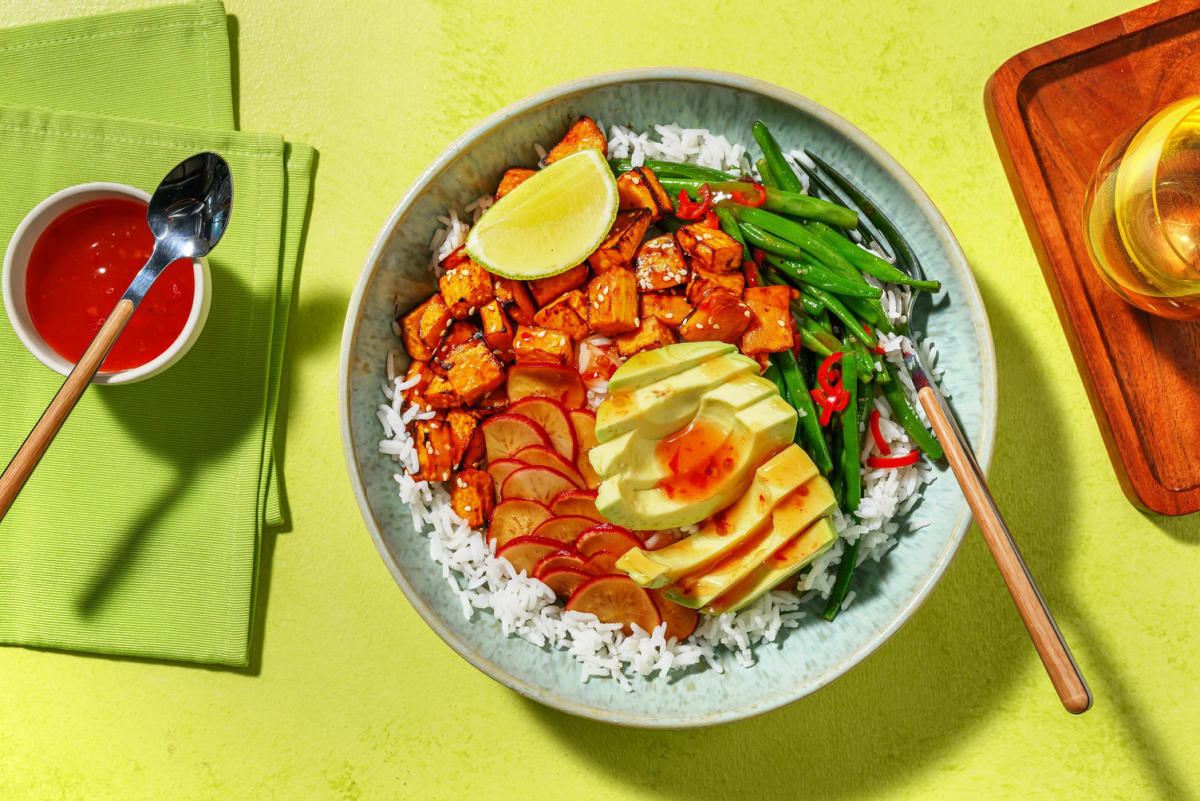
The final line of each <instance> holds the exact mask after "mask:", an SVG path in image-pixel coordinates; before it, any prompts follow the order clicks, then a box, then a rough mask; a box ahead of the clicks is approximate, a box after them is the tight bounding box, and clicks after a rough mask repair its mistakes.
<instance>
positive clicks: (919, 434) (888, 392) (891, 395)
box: [881, 364, 942, 462]
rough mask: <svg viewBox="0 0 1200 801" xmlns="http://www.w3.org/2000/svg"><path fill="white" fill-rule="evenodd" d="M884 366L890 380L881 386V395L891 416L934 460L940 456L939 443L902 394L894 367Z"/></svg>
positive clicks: (940, 447)
mask: <svg viewBox="0 0 1200 801" xmlns="http://www.w3.org/2000/svg"><path fill="white" fill-rule="evenodd" d="M884 367H885V369H886V370H887V371H888V374H889V376H888V377H889V378H890V380H889V381H887V382H886V383H884V384H882V385H881V386H882V388H883V397H884V398H886V399H887V402H888V405H889V406H891V407H892V416H893V417H895V418H896V421H897V422H898V423H900V425H902V426H904V430H905V431H906V432H908V436H909V437H910V438H911V439H912V441H913V442H915V443H916V445H917V447H918V448H920V449H921V450H922V451H924V452H925V455H926V456H928V457H929V458H930V459H932V460H933V461H935V462H936V461H937V460H938V459H941V458H942V446H941V444H940V443H939V442H938V441H937V438H936V437H934V435H933V434H931V433H930V432H929V430H928V429H927V428H925V424H924V423H922V422H921V418H919V417H917V413H916V412H915V411H914V410H913V407H912V405H911V404H910V403H909V402H908V396H907V395H905V394H904V387H903V386H901V385H900V379H899V378H898V377H897V375H896V368H895V367H894V366H892V365H890V364H885V365H884Z"/></svg>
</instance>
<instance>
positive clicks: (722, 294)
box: [679, 287, 753, 345]
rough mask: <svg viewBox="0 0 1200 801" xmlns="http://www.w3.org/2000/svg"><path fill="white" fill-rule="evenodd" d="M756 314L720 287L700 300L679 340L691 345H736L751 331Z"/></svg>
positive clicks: (680, 330)
mask: <svg viewBox="0 0 1200 801" xmlns="http://www.w3.org/2000/svg"><path fill="white" fill-rule="evenodd" d="M752 317H753V313H752V312H751V311H750V307H749V306H747V305H746V304H745V303H744V302H742V299H741V298H739V297H738V296H737V295H735V294H733V293H732V292H727V291H726V290H724V289H721V288H719V287H717V288H713V289H710V290H709V291H708V292H705V293H704V297H702V298H700V302H699V303H697V304H696V308H695V309H693V310H692V313H691V314H689V315H688V316H687V319H686V320H684V321H683V325H681V326H679V336H681V337H683V338H684V339H685V340H687V341H688V342H702V341H710V340H712V341H717V342H728V343H730V344H732V345H736V344H738V343H739V342H740V341H741V338H742V334H744V333H745V332H746V329H747V328H749V327H750V320H751V318H752Z"/></svg>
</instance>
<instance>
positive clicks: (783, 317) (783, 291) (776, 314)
mask: <svg viewBox="0 0 1200 801" xmlns="http://www.w3.org/2000/svg"><path fill="white" fill-rule="evenodd" d="M745 301H746V305H747V306H749V307H750V312H751V314H753V318H752V320H751V323H750V327H749V328H747V329H746V333H745V334H743V335H742V344H741V348H742V353H745V354H746V355H747V356H754V355H756V354H759V353H778V352H780V351H785V350H791V349H792V348H793V347H794V346H795V344H796V343H795V326H794V324H793V322H792V313H791V308H790V306H791V302H792V290H791V289H790V288H788V287H786V286H752V287H748V288H747V289H746V298H745Z"/></svg>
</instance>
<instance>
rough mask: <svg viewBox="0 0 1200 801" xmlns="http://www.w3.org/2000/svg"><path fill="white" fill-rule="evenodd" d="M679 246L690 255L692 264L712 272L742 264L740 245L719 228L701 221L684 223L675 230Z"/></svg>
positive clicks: (731, 268) (735, 267) (726, 269)
mask: <svg viewBox="0 0 1200 801" xmlns="http://www.w3.org/2000/svg"><path fill="white" fill-rule="evenodd" d="M675 238H676V239H678V240H679V247H681V248H683V252H684V253H686V254H688V255H689V256H691V257H692V262H693V266H695V267H703V268H704V269H705V270H712V271H714V272H727V271H729V270H734V269H737V268H738V267H740V266H741V264H742V246H741V245H739V244H738V242H737V240H736V239H734V238H733V237H731V236H730V235H729V234H727V233H725V232H724V231H722V230H721V229H719V228H709V227H708V226H707V225H705V224H703V223H693V224H691V225H685V226H683V227H682V228H680V229H679V230H678V231H676V232H675Z"/></svg>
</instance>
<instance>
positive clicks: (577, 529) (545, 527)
mask: <svg viewBox="0 0 1200 801" xmlns="http://www.w3.org/2000/svg"><path fill="white" fill-rule="evenodd" d="M594 525H596V521H595V520H592V519H591V518H590V517H581V516H576V515H565V516H562V517H552V518H550V519H549V520H547V521H546V522H544V523H542V524H541V525H540V526H538V527H537V528H536V529H534V531H533V533H534V535H535V536H538V537H545V538H546V539H548V540H558V541H559V542H565V543H566V544H567V545H572V544H573V543H574V542H575V538H576V537H578V536H579V535H580V534H582V533H583V532H584V531H586V530H588V529H589V528H591V527H592V526H594Z"/></svg>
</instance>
